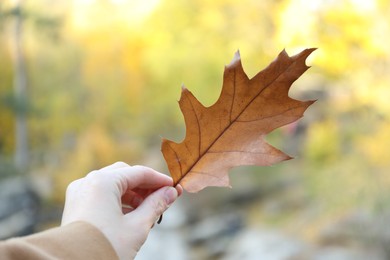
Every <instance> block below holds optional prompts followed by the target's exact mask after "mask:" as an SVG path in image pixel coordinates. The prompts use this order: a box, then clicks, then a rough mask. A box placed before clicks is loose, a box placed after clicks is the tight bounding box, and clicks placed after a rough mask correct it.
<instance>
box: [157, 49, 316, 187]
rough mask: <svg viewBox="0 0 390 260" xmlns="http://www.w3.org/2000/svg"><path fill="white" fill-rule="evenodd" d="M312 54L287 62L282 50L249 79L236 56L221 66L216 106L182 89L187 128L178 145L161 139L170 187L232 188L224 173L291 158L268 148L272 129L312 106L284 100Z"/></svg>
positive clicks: (305, 102)
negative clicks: (233, 168)
mask: <svg viewBox="0 0 390 260" xmlns="http://www.w3.org/2000/svg"><path fill="white" fill-rule="evenodd" d="M314 50H315V49H306V50H304V51H302V52H301V53H299V54H297V55H295V56H292V57H289V56H288V55H287V53H286V52H285V51H284V50H283V51H282V52H281V53H280V54H279V56H278V57H277V58H276V60H275V61H274V62H272V63H271V64H270V65H269V66H268V67H267V68H265V69H264V70H262V71H260V72H259V73H258V74H257V75H256V76H254V77H253V78H252V79H249V78H248V76H247V75H246V74H245V72H244V70H243V67H242V64H241V58H240V54H239V52H237V53H236V54H235V56H234V58H233V60H232V62H231V63H230V64H229V65H228V66H226V67H225V72H224V76H223V86H222V92H221V95H220V97H219V99H218V100H217V102H216V103H215V104H214V105H212V106H210V107H205V106H203V105H202V104H201V103H200V102H199V101H198V100H197V99H196V98H195V96H194V95H193V94H192V93H191V92H190V91H189V90H188V89H186V88H185V87H183V89H182V95H181V98H180V101H179V105H180V109H181V111H182V113H183V115H184V119H185V124H186V129H187V132H186V137H185V139H184V140H183V141H182V142H181V143H175V142H173V141H170V140H166V139H164V140H163V142H162V153H163V155H164V158H165V160H166V162H167V164H168V168H169V171H170V173H171V175H172V178H173V179H174V183H175V184H178V183H180V184H181V185H182V186H183V188H184V189H185V190H187V191H188V192H198V191H200V190H202V189H203V188H205V187H207V186H230V184H229V176H228V170H229V169H230V168H232V167H235V166H240V165H259V166H267V165H271V164H274V163H278V162H281V161H283V160H288V159H290V158H291V157H290V156H288V155H286V154H285V153H283V152H282V151H280V150H278V149H276V148H275V147H273V146H271V145H270V144H268V143H267V142H266V141H265V140H264V137H265V135H266V134H268V133H269V132H271V131H272V130H274V129H276V128H278V127H281V126H283V125H286V124H289V123H291V122H294V121H296V120H297V119H299V118H301V117H302V116H303V113H304V112H305V110H306V109H307V108H308V107H309V106H310V105H311V104H312V103H313V102H314V101H299V100H295V99H292V98H290V97H289V96H288V92H289V89H290V87H291V85H292V83H293V82H294V81H295V80H296V79H298V78H299V77H300V76H301V75H302V74H303V73H304V72H305V71H306V70H307V69H308V68H309V67H308V66H306V64H305V60H306V58H307V57H308V56H309V55H310V54H311V53H312V52H313V51H314Z"/></svg>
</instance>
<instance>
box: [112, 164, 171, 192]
mask: <svg viewBox="0 0 390 260" xmlns="http://www.w3.org/2000/svg"><path fill="white" fill-rule="evenodd" d="M113 176H116V180H117V181H118V182H119V183H118V184H120V185H121V186H122V187H123V188H124V192H125V191H126V190H129V189H131V190H132V189H135V188H137V189H152V190H155V189H158V188H161V187H163V186H172V185H173V181H172V178H171V177H169V176H167V175H165V174H162V173H160V172H157V171H155V170H153V169H151V168H148V167H145V166H139V165H137V166H128V167H121V168H117V169H114V170H112V171H111V173H110V177H113Z"/></svg>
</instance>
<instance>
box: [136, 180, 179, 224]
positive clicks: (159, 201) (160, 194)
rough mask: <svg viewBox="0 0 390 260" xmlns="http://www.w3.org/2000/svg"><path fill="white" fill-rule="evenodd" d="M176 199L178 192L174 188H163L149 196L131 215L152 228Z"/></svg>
mask: <svg viewBox="0 0 390 260" xmlns="http://www.w3.org/2000/svg"><path fill="white" fill-rule="evenodd" d="M177 197H178V192H177V190H176V189H175V188H174V187H170V186H168V187H163V188H161V189H159V190H157V191H155V192H153V193H152V194H150V195H149V196H148V197H147V198H146V199H145V200H144V201H143V202H142V203H141V205H139V206H138V207H137V208H136V209H135V210H134V211H133V212H132V214H131V215H132V217H135V218H136V219H142V220H143V223H145V224H147V225H148V226H152V225H153V224H154V223H155V222H156V221H157V220H158V218H159V217H160V215H161V214H163V213H164V211H165V210H167V209H168V208H169V206H170V205H171V204H172V203H173V202H174V201H175V200H176V199H177Z"/></svg>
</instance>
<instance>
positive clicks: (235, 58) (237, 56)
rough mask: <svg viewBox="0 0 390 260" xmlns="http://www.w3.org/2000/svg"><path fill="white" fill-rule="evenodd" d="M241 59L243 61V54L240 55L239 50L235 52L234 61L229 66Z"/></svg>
mask: <svg viewBox="0 0 390 260" xmlns="http://www.w3.org/2000/svg"><path fill="white" fill-rule="evenodd" d="M239 61H241V56H240V51H239V50H237V51H236V53H234V56H233V59H232V61H231V62H230V63H229V65H227V66H228V67H230V66H232V65H233V64H235V63H236V62H239Z"/></svg>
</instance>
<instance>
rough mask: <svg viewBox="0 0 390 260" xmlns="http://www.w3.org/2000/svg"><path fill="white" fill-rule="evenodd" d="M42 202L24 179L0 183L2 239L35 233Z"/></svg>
mask: <svg viewBox="0 0 390 260" xmlns="http://www.w3.org/2000/svg"><path fill="white" fill-rule="evenodd" d="M39 206H40V200H39V197H38V196H37V194H36V193H35V191H34V190H33V189H32V188H31V186H30V185H29V184H28V182H27V181H26V180H25V179H23V178H9V179H6V180H2V181H1V182H0V239H6V238H10V237H13V236H23V235H28V234H31V233H33V232H34V231H35V225H36V223H37V219H38V212H39Z"/></svg>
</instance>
